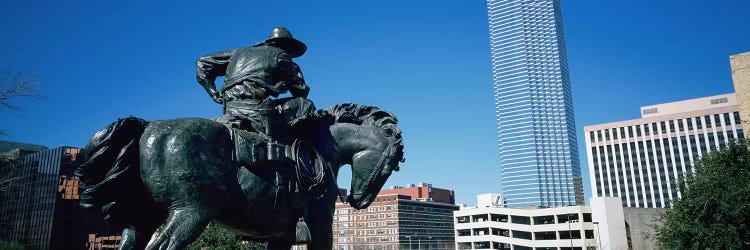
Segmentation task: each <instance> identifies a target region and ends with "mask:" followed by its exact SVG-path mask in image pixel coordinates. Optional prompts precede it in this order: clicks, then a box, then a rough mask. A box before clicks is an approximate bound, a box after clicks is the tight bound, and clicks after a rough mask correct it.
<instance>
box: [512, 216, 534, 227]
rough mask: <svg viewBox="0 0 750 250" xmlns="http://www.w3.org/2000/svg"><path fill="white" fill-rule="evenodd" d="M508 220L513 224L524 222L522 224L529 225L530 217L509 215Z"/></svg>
mask: <svg viewBox="0 0 750 250" xmlns="http://www.w3.org/2000/svg"><path fill="white" fill-rule="evenodd" d="M510 221H511V223H513V224H524V225H531V218H530V217H526V216H515V215H512V216H510Z"/></svg>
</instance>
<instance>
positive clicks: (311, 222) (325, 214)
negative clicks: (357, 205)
mask: <svg viewBox="0 0 750 250" xmlns="http://www.w3.org/2000/svg"><path fill="white" fill-rule="evenodd" d="M334 206H335V205H334V203H333V202H330V203H326V199H321V200H318V201H313V202H310V203H309V205H308V206H307V213H306V214H305V215H306V216H305V222H307V226H308V227H309V228H310V238H311V241H310V244H308V245H307V249H309V250H323V249H325V250H329V249H332V247H333V229H332V227H333V213H334V211H335V210H334V209H335V207H334Z"/></svg>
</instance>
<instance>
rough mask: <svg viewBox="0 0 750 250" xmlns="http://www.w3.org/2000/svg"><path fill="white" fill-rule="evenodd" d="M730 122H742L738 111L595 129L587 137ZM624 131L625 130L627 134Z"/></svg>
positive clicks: (615, 136) (608, 137) (613, 136)
mask: <svg viewBox="0 0 750 250" xmlns="http://www.w3.org/2000/svg"><path fill="white" fill-rule="evenodd" d="M722 118H723V119H722ZM732 124H742V120H740V113H739V112H736V111H735V112H733V113H732V114H731V115H730V113H723V114H713V115H705V116H703V117H695V118H687V119H677V120H670V121H662V122H658V123H656V122H653V123H650V124H639V125H635V126H627V127H619V128H612V129H611V130H612V132H611V133H610V129H604V130H597V131H596V132H594V131H589V139H590V140H591V142H594V141H595V139H596V141H609V140H617V139H618V138H623V139H624V138H632V137H636V136H638V137H640V136H643V135H651V134H654V135H655V134H657V133H667V131H669V132H670V133H674V132H676V131H680V132H683V131H685V129H686V128H687V130H688V131H689V130H694V129H703V128H704V127H705V128H712V127H723V126H730V125H732ZM667 127H669V130H667ZM659 129H661V130H659ZM618 132H619V133H618ZM625 132H627V134H626V133H625ZM634 135H635V136H634Z"/></svg>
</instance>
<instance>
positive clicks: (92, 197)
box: [76, 103, 403, 250]
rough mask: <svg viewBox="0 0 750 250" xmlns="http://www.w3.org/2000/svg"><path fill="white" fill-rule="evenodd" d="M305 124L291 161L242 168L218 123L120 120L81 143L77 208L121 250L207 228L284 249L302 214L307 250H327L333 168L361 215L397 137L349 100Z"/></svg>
mask: <svg viewBox="0 0 750 250" xmlns="http://www.w3.org/2000/svg"><path fill="white" fill-rule="evenodd" d="M307 122H308V123H310V124H314V126H306V127H305V128H306V129H307V131H304V132H305V133H303V134H304V136H303V138H299V140H296V141H295V142H294V145H292V146H290V147H288V148H287V150H289V151H290V152H291V153H292V154H293V155H296V157H294V159H293V160H291V162H292V164H284V165H283V166H282V165H273V164H266V165H262V166H252V167H248V166H241V164H238V163H237V161H236V160H235V158H236V154H237V152H238V151H237V145H236V144H235V143H236V141H235V140H233V137H234V136H236V135H235V133H233V132H232V129H230V128H228V127H227V126H225V124H222V123H219V122H216V121H214V120H209V119H203V118H184V119H175V120H160V121H145V120H142V119H139V118H135V117H130V118H125V119H120V120H118V121H117V122H114V123H112V124H111V125H110V126H108V127H106V128H104V129H102V130H101V131H99V132H97V133H96V134H95V135H94V136H93V138H91V139H90V140H89V142H88V143H87V145H86V148H85V149H86V152H87V153H86V157H87V158H86V162H85V163H84V164H82V165H81V167H80V168H79V169H78V170H77V171H76V174H77V175H78V176H79V177H80V179H81V182H82V184H83V185H82V188H81V190H82V196H81V205H82V206H84V207H90V208H95V209H100V210H101V211H102V213H103V214H104V215H105V216H106V217H105V220H108V221H109V222H112V223H114V225H118V226H120V227H121V228H122V230H123V231H122V240H121V244H120V248H119V249H121V250H126V249H149V250H157V249H158V250H163V249H166V250H175V249H184V248H186V247H187V246H188V245H189V244H190V243H192V242H193V241H194V240H196V238H197V237H198V236H199V235H200V234H201V233H202V232H203V230H204V229H205V227H206V225H207V224H208V223H209V222H213V223H215V224H217V225H220V226H223V227H225V228H228V229H230V230H231V231H233V232H235V233H236V234H238V235H240V236H241V237H243V239H246V240H252V241H258V242H267V243H268V249H285V250H286V249H290V248H291V246H292V245H293V244H294V243H295V232H296V228H297V227H296V226H297V223H298V221H299V218H301V217H303V218H304V221H305V222H306V223H307V225H308V226H309V229H310V230H309V231H310V242H309V244H308V249H331V248H332V236H333V232H332V228H331V226H332V223H333V213H334V209H335V208H334V205H335V201H336V200H337V198H338V196H339V195H340V194H339V190H338V186H337V184H336V177H337V175H338V172H339V168H341V167H342V166H344V165H347V164H348V165H350V166H351V168H352V181H351V192H350V194H349V195H348V196H347V197H346V199H345V201H346V202H348V203H349V204H350V205H351V206H352V207H354V208H356V209H363V208H367V207H368V206H369V205H370V204H371V202H372V201H373V200H374V199H375V197H376V196H377V194H378V192H379V191H380V189H381V188H382V187H383V185H384V184H385V182H386V180H387V179H388V177H389V176H390V175H391V173H392V171H398V169H399V167H398V164H399V163H400V162H403V143H402V141H401V139H402V136H401V131H400V130H399V129H398V127H397V126H396V125H397V122H398V120H397V119H396V117H395V116H394V115H393V114H391V113H389V112H386V111H383V110H381V109H379V108H376V107H371V106H362V105H357V104H351V103H348V104H342V105H336V106H333V107H330V108H328V109H325V110H318V111H317V112H316V114H315V115H314V116H313V117H311V118H308V119H307ZM305 148H308V149H311V150H301V149H305ZM310 183H318V185H311V184H310ZM314 190H318V191H314ZM311 194H314V195H311Z"/></svg>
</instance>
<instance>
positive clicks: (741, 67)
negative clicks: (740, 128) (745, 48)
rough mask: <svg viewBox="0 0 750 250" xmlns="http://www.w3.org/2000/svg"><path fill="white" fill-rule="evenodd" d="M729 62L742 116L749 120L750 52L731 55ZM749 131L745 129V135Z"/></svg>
mask: <svg viewBox="0 0 750 250" xmlns="http://www.w3.org/2000/svg"><path fill="white" fill-rule="evenodd" d="M729 64H731V66H732V80H733V81H734V92H735V93H736V94H737V104H738V106H739V111H740V117H742V119H743V120H745V121H748V119H750V52H745V53H742V54H737V55H732V56H730V57H729ZM747 133H748V131H745V137H747V135H748V134H747Z"/></svg>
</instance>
